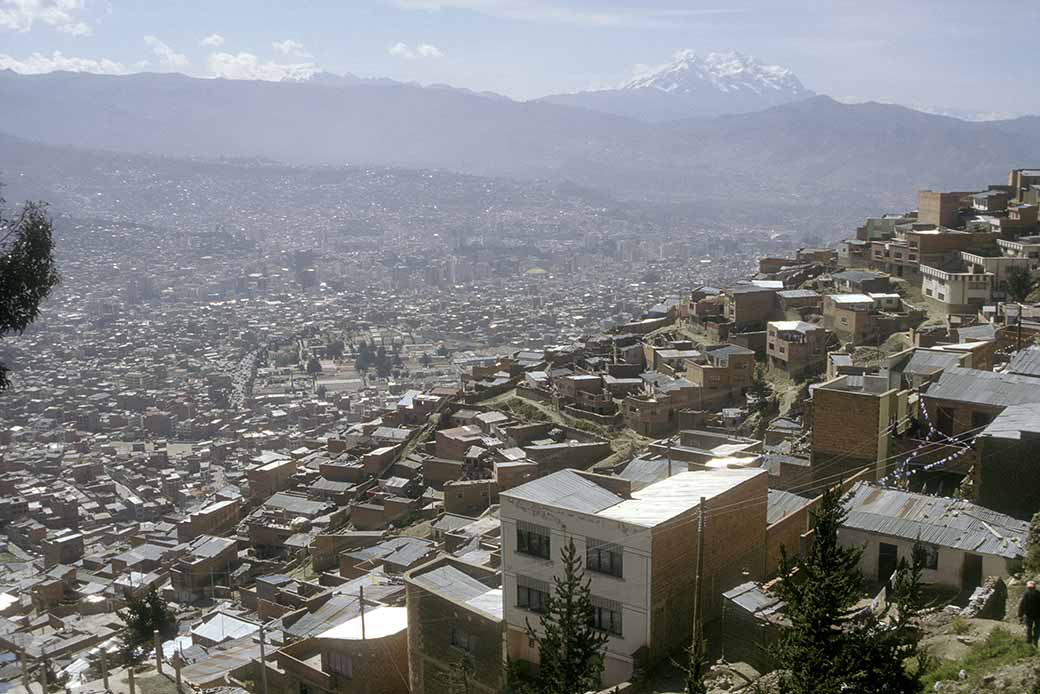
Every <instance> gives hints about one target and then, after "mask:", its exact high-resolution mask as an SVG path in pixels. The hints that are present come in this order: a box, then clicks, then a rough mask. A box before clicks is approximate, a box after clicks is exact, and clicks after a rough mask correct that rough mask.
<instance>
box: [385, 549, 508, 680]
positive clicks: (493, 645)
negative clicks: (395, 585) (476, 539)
mask: <svg viewBox="0 0 1040 694" xmlns="http://www.w3.org/2000/svg"><path fill="white" fill-rule="evenodd" d="M500 583H501V575H500V574H499V573H498V572H497V571H493V570H490V569H485V568H483V567H479V566H474V565H472V564H467V563H465V562H462V561H458V560H456V559H452V558H450V557H441V558H440V559H436V560H434V561H432V562H430V563H428V564H423V565H422V566H420V567H418V568H416V569H413V570H412V571H410V572H408V573H407V574H406V575H405V585H406V586H407V587H406V595H407V602H408V659H409V665H410V667H409V676H410V679H411V690H412V694H423V693H424V692H429V693H430V694H439V693H440V692H443V691H445V690H446V688H448V685H449V683H450V682H451V679H452V675H453V670H454V669H455V668H456V667H457V665H458V663H459V661H460V660H461V659H463V658H466V659H468V660H469V661H470V662H471V663H472V670H471V675H470V677H469V680H468V685H469V687H468V689H469V691H470V692H471V693H477V692H484V693H486V694H498V692H500V691H502V689H503V687H504V686H505V672H504V668H503V664H504V663H505V652H504V648H503V644H504V634H505V632H504V629H503V624H504V622H503V620H502V609H503V608H502V589H501V588H500V587H499V586H500Z"/></svg>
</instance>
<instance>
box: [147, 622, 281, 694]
mask: <svg viewBox="0 0 1040 694" xmlns="http://www.w3.org/2000/svg"><path fill="white" fill-rule="evenodd" d="M131 694H133V693H132V692H131ZM260 694H267V659H266V658H265V656H264V623H263V622H261V623H260Z"/></svg>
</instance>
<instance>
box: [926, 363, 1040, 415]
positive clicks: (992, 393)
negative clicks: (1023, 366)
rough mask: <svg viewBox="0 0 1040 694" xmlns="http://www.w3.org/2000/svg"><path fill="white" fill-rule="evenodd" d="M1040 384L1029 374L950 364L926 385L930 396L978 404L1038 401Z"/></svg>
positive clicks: (1001, 404) (1010, 403)
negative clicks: (935, 379) (951, 366)
mask: <svg viewBox="0 0 1040 694" xmlns="http://www.w3.org/2000/svg"><path fill="white" fill-rule="evenodd" d="M1038 386H1040V384H1038V383H1037V382H1036V379H1034V378H1031V377H1029V376H1018V375H1015V374H1001V373H993V372H992V371H978V370H976V369H965V368H962V367H959V366H958V367H953V368H950V369H946V370H945V371H943V373H942V375H941V376H939V380H938V381H936V382H935V383H933V384H932V385H930V386H929V387H928V390H927V391H925V393H924V396H925V397H926V398H930V399H940V400H959V401H961V402H970V403H974V404H977V405H995V406H1007V405H1023V404H1027V403H1040V387H1038Z"/></svg>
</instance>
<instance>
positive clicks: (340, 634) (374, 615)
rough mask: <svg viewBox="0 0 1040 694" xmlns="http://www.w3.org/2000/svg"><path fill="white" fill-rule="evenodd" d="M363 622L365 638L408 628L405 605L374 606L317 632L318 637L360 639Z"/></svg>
mask: <svg viewBox="0 0 1040 694" xmlns="http://www.w3.org/2000/svg"><path fill="white" fill-rule="evenodd" d="M362 619H364V622H365V638H366V639H381V638H385V637H387V636H393V635H394V634H399V633H400V632H402V631H406V630H407V629H408V608H407V607H376V608H374V609H372V610H366V611H365V616H364V617H361V616H360V615H359V616H357V617H354V618H353V619H348V620H347V621H345V622H342V623H340V624H337V625H336V626H334V627H332V628H331V629H329V630H327V631H323V632H321V633H320V634H318V638H319V639H335V640H339V641H360V640H361V621H362Z"/></svg>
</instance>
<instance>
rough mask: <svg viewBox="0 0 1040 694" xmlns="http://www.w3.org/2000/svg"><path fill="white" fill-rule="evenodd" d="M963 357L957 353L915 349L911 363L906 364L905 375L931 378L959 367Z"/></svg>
mask: <svg viewBox="0 0 1040 694" xmlns="http://www.w3.org/2000/svg"><path fill="white" fill-rule="evenodd" d="M960 362H961V355H960V354H957V353H955V352H933V351H931V350H927V349H915V350H914V353H913V355H912V356H911V357H910V361H908V362H907V363H906V368H904V369H903V373H908V374H913V375H915V376H931V375H932V374H934V373H935V372H937V371H942V370H943V369H949V368H951V367H953V366H957V365H959V364H960Z"/></svg>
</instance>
